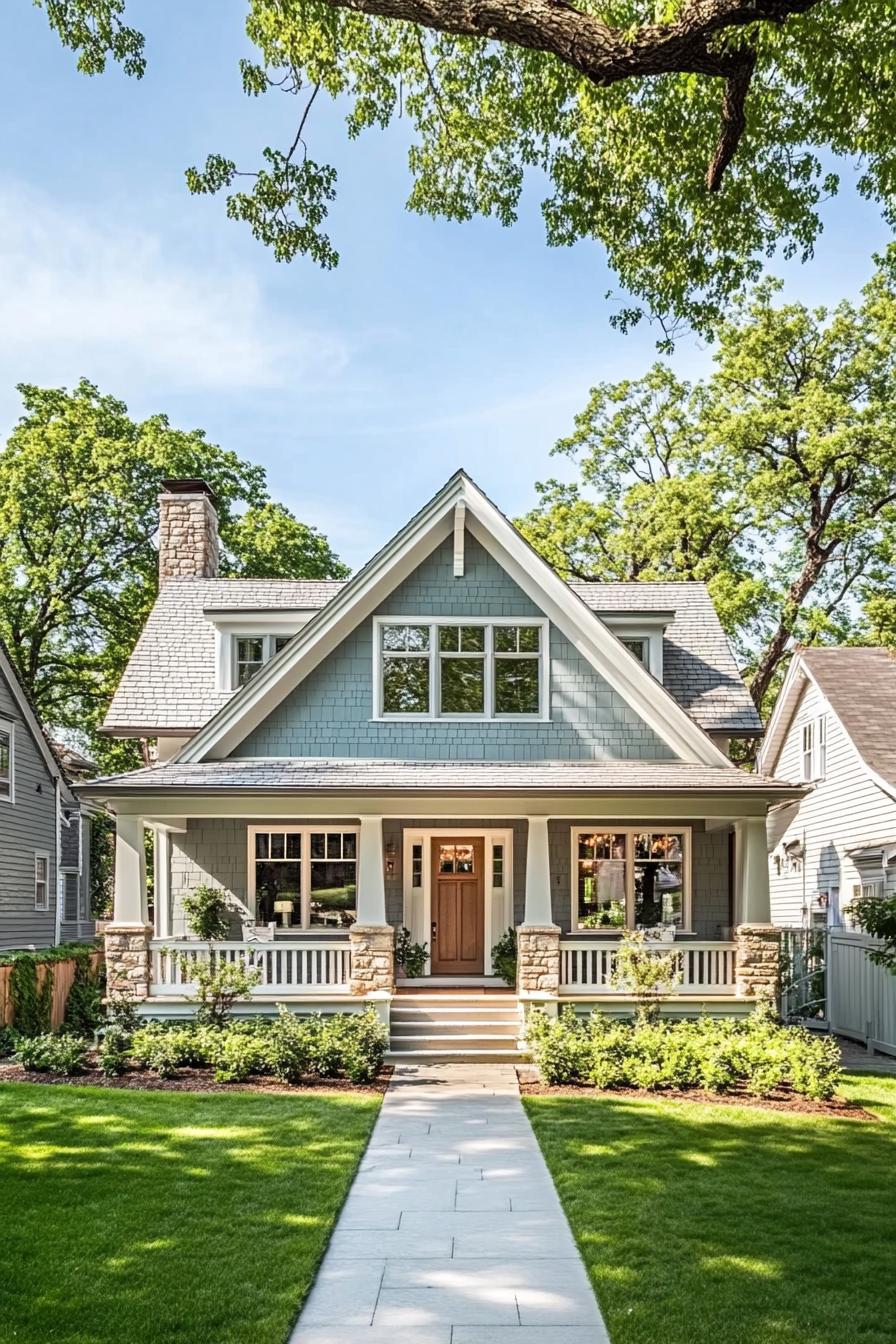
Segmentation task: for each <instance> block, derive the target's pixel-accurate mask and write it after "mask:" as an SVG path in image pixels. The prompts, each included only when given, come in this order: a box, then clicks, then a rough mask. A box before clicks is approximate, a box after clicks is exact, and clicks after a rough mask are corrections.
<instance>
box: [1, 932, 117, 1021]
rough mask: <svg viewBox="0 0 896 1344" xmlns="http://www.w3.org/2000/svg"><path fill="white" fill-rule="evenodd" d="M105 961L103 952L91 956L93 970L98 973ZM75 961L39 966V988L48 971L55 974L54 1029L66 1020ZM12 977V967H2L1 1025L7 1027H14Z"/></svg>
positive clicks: (52, 1005) (52, 1019)
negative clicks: (66, 1008) (66, 1007)
mask: <svg viewBox="0 0 896 1344" xmlns="http://www.w3.org/2000/svg"><path fill="white" fill-rule="evenodd" d="M102 961H103V953H102V950H97V951H96V952H92V953H91V954H90V966H91V969H92V970H93V971H94V972H96V970H97V969H98V968H99V966H100V965H101V964H102ZM75 964H76V963H75V959H74V957H70V958H69V959H68V960H66V961H54V962H51V963H49V965H46V964H45V965H42V966H38V968H37V984H38V988H40V986H41V985H42V984H43V982H44V979H45V977H46V974H47V971H48V970H52V972H53V998H52V1000H51V1005H50V1025H51V1026H52V1027H61V1026H62V1023H63V1020H64V1018H65V1004H66V1000H67V999H68V992H69V990H70V989H71V987H72V981H73V980H74V978H75ZM11 975H12V966H0V1025H3V1026H5V1027H8V1026H11V1025H12V995H11V993H10V988H9V982H10V977H11Z"/></svg>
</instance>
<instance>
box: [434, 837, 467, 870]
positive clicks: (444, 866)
mask: <svg viewBox="0 0 896 1344" xmlns="http://www.w3.org/2000/svg"><path fill="white" fill-rule="evenodd" d="M473 854H474V851H473V846H472V845H456V844H454V843H453V842H452V843H451V844H448V845H439V872H440V873H443V874H447V873H472V872H473V871H474V858H473Z"/></svg>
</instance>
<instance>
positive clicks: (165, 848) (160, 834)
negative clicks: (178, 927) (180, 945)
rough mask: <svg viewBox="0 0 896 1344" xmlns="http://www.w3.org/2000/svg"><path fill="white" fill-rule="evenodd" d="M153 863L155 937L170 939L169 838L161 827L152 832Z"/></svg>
mask: <svg viewBox="0 0 896 1344" xmlns="http://www.w3.org/2000/svg"><path fill="white" fill-rule="evenodd" d="M153 834H154V839H155V844H154V846H153V850H154V855H155V863H154V866H153V885H154V895H155V901H154V904H155V912H156V937H157V938H170V937H171V913H172V912H171V836H170V834H169V833H168V831H166V830H165V829H164V828H163V827H161V826H158V827H156V829H155V831H154V833H153Z"/></svg>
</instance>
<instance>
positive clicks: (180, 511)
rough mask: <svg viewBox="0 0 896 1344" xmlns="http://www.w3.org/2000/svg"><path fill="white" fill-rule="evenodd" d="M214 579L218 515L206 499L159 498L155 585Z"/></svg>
mask: <svg viewBox="0 0 896 1344" xmlns="http://www.w3.org/2000/svg"><path fill="white" fill-rule="evenodd" d="M217 577H218V515H217V513H216V512H215V506H214V504H213V502H212V500H211V498H210V496H209V495H207V494H205V493H203V492H201V491H196V492H195V493H193V492H190V493H183V494H179V493H174V492H171V493H165V494H162V495H159V582H160V583H164V582H165V580H166V579H216V578H217Z"/></svg>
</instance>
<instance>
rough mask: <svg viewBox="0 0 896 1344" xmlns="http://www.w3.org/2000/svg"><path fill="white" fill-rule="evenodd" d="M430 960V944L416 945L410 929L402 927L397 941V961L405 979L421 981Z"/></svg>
mask: <svg viewBox="0 0 896 1344" xmlns="http://www.w3.org/2000/svg"><path fill="white" fill-rule="evenodd" d="M428 959H429V944H428V943H415V942H414V941H413V939H412V937H411V931H410V929H406V928H405V927H404V925H402V927H401V928H400V929H399V931H398V937H397V938H396V940H395V960H396V962H397V963H398V967H399V969H400V971H401V974H402V976H403V977H404V979H405V980H419V979H420V977H421V976H422V975H423V973H424V972H425V970H426V963H427V961H428Z"/></svg>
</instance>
